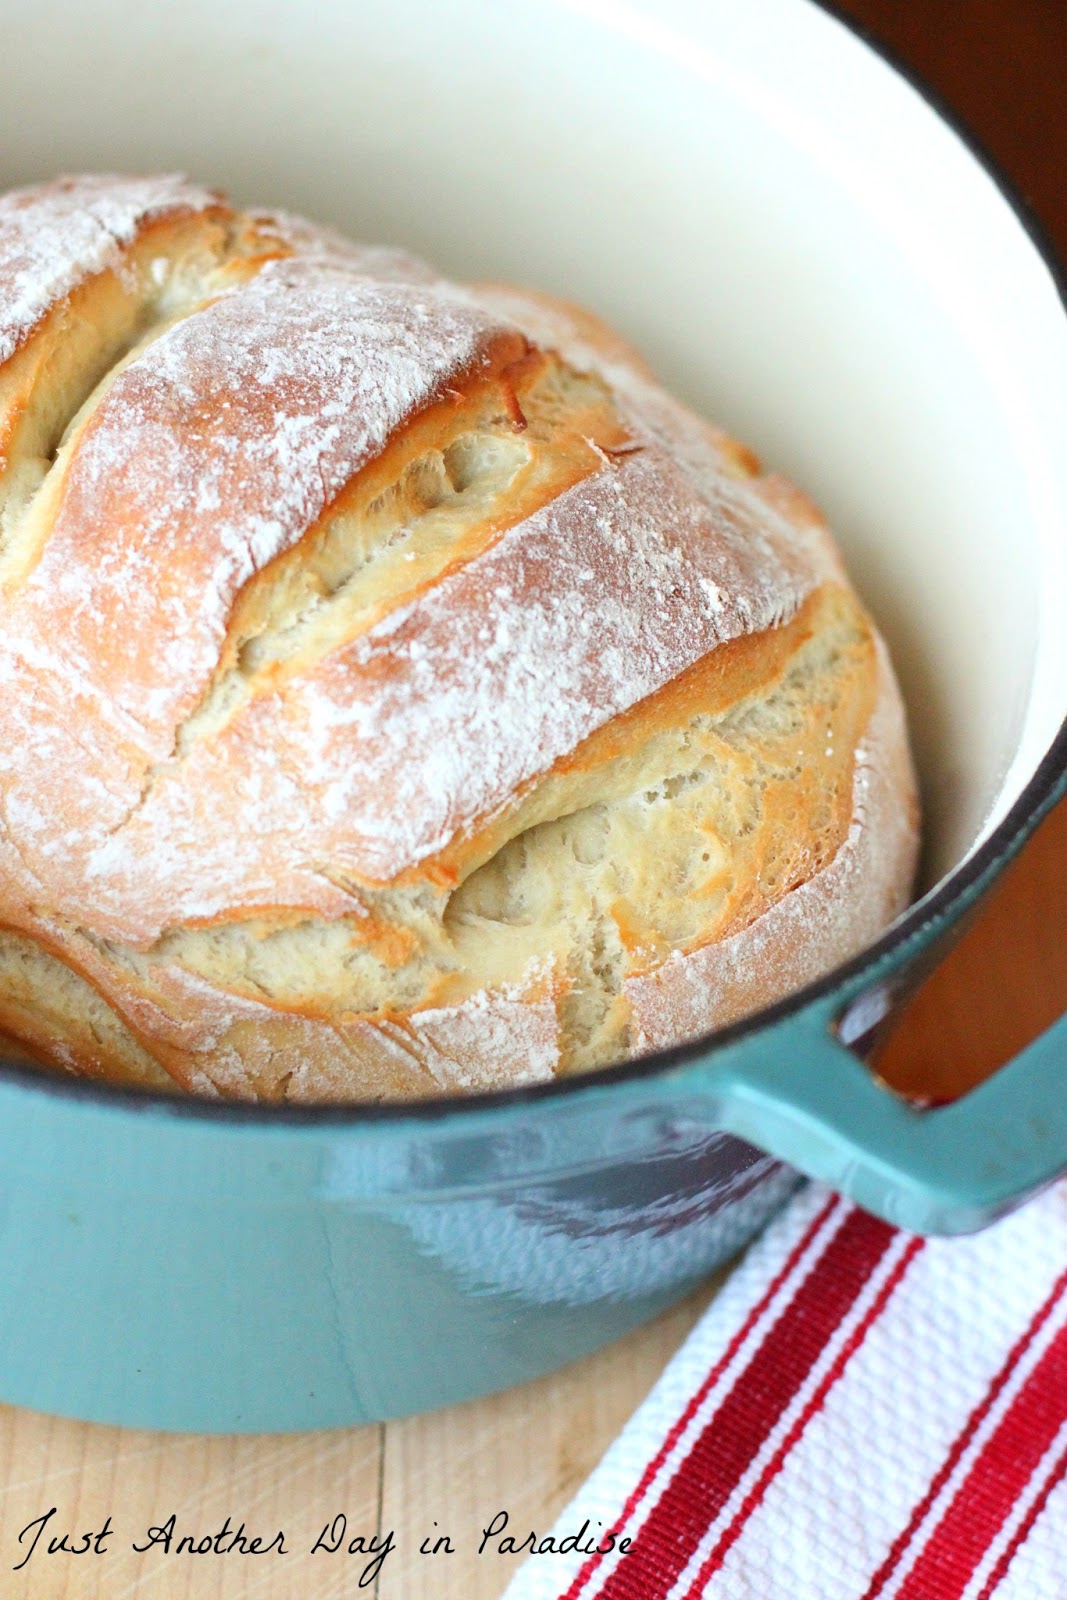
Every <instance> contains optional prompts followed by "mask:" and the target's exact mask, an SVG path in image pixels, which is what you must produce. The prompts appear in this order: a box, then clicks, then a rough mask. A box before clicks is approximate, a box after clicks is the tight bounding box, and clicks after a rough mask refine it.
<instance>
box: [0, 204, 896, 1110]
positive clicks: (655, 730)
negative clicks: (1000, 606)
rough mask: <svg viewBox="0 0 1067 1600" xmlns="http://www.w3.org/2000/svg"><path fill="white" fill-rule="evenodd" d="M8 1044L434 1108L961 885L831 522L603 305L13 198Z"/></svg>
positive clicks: (2, 701)
mask: <svg viewBox="0 0 1067 1600" xmlns="http://www.w3.org/2000/svg"><path fill="white" fill-rule="evenodd" d="M0 360H2V362H3V364H2V365H0V589H2V591H3V618H4V620H3V628H2V633H0V924H2V927H3V931H2V932H0V1029H3V1030H6V1031H7V1032H8V1033H10V1034H11V1035H12V1036H14V1037H15V1038H16V1039H18V1040H20V1041H21V1042H22V1043H23V1044H24V1046H25V1048H26V1049H27V1050H28V1051H30V1053H31V1054H33V1055H35V1056H37V1057H38V1058H40V1059H41V1060H43V1061H46V1062H49V1063H51V1064H54V1065H58V1066H62V1067H66V1068H68V1069H70V1070H73V1071H76V1072H81V1073H84V1074H90V1075H97V1076H103V1077H110V1078H115V1079H118V1080H123V1081H133V1082H144V1083H150V1084H155V1085H163V1084H167V1083H172V1082H176V1083H178V1084H180V1085H182V1086H184V1087H186V1088H188V1089H192V1090H195V1091H198V1092H203V1093H213V1092H214V1093H222V1094H227V1095H237V1096H244V1097H260V1098H273V1099H278V1098H284V1097H289V1098H300V1099H316V1098H319V1099H322V1098H330V1099H359V1098H379V1099H380V1098H390V1097H394V1096H405V1095H412V1094H425V1093H432V1092H435V1091H437V1090H439V1089H457V1088H463V1089H475V1088H479V1087H501V1086H504V1085H507V1084H509V1083H519V1082H529V1081H533V1080H538V1079H545V1078H549V1077H551V1076H552V1075H554V1074H556V1073H565V1072H571V1071H575V1070H581V1069H584V1068H588V1067H594V1066H598V1065H603V1064H605V1063H607V1062H610V1061H612V1060H616V1059H620V1058H622V1057H624V1056H626V1055H627V1054H631V1053H634V1052H635V1051H639V1050H642V1049H647V1048H650V1047H653V1046H658V1045H661V1044H665V1043H669V1042H671V1041H672V1040H674V1039H677V1038H680V1037H686V1036H691V1035H693V1034H695V1033H700V1032H704V1031H707V1030H709V1029H710V1028H712V1027H714V1026H715V1025H716V1023H719V1022H723V1021H726V1020H731V1019H733V1018H734V1017H736V1016H738V1015H741V1014H743V1013H744V1012H745V1011H748V1010H752V1009H755V1008H757V1007H759V1006H761V1005H764V1004H766V1003H768V1002H769V1001H771V1000H773V999H775V998H778V997H779V996H780V995H781V994H782V993H783V992H785V991H786V990H787V989H788V988H791V987H794V986H796V985H797V984H800V983H803V982H804V981H806V980H808V979H810V978H812V977H815V976H816V975H818V974H819V973H821V972H822V971H824V970H826V969H827V968H828V967H829V966H831V965H833V964H834V963H835V962H837V961H839V960H841V959H843V958H844V957H846V956H847V955H849V954H852V953H853V952H854V951H855V950H856V949H858V948H860V947H861V946H862V945H863V944H865V943H867V942H868V941H869V940H870V939H871V938H873V937H874V936H875V934H876V933H877V932H878V931H879V930H880V928H881V927H882V926H883V925H884V924H885V922H887V921H888V920H890V919H891V918H892V916H893V915H895V914H896V912H897V911H899V910H900V909H902V907H903V905H904V904H905V902H906V898H907V894H908V891H909V887H910V882H911V876H912V872H913V870H914V858H915V847H916V837H917V831H916V811H915V798H914V780H913V776H912V771H911V765H910V759H909V756H908V751H907V743H906V737H905V732H904V724H903V715H902V712H901V708H900V701H899V695H898V693H897V689H896V685H895V682H894V680H893V676H892V672H891V669H890V668H889V665H888V661H887V659H886V657H885V653H884V648H883V647H882V646H881V643H880V641H879V639H878V637H877V635H876V633H875V631H874V629H873V626H872V624H871V623H870V620H869V619H868V618H867V616H866V614H865V612H864V611H863V609H862V607H861V606H860V604H859V602H858V601H857V600H856V597H855V595H854V594H853V592H852V590H851V588H850V587H849V585H848V582H847V579H846V577H845V574H844V572H843V569H842V567H841V563H840V560H839V557H838V556H837V554H836V551H835V550H834V548H833V545H832V543H831V541H830V539H829V536H828V534H827V533H826V530H825V528H824V526H823V524H822V522H821V519H820V518H819V516H818V514H817V512H815V510H814V508H813V507H812V506H811V505H810V503H809V502H807V501H806V500H805V498H804V497H803V496H802V495H801V494H800V493H799V491H797V490H795V489H793V488H792V486H791V485H789V484H788V483H786V482H785V480H783V479H780V478H776V477H763V476H761V475H760V472H759V467H758V463H757V462H756V461H755V458H754V457H752V456H751V453H750V452H748V451H746V450H745V449H744V448H743V447H742V446H740V445H737V444H736V443H735V442H734V441H732V440H730V439H729V438H728V437H727V436H726V435H724V434H722V433H720V432H719V431H718V430H716V429H714V428H711V427H709V426H708V425H707V424H705V423H703V422H702V421H700V419H698V418H697V417H695V416H694V415H693V414H692V413H691V412H689V411H687V410H686V409H685V408H684V407H682V406H681V405H679V404H678V403H677V402H676V401H674V400H672V399H671V398H670V397H669V396H668V395H667V394H666V393H665V392H664V391H663V390H662V389H660V388H659V386H658V385H657V384H656V382H655V380H654V379H653V378H652V376H651V374H650V373H649V372H648V371H647V369H646V368H645V367H644V366H643V364H642V363H641V362H640V361H639V359H638V358H636V357H635V356H634V355H633V353H632V352H630V351H629V350H628V349H627V347H626V346H625V345H623V344H622V342H621V341H620V340H619V339H618V338H617V337H616V336H615V335H613V334H612V333H611V332H610V330H608V329H606V328H604V327H603V325H602V324H599V323H598V322H597V321H596V320H595V319H594V318H592V317H590V316H589V314H588V313H583V312H579V311H577V310H575V309H574V308H571V307H568V306H565V305H563V304H562V303H560V302H555V301H549V300H546V299H544V298H543V297H539V296H535V295H532V294H527V293H522V292H520V291H517V290H511V289H507V288H502V287H497V286H481V287H479V288H462V287H459V286H456V285H453V284H450V283H448V282H446V281H445V280H443V279H441V278H439V277H438V276H437V275H436V274H434V273H433V272H432V271H431V270H430V269H429V268H427V267H425V266H424V265H423V264H422V263H420V262H417V261H415V260H414V259H413V258H410V257H408V256H406V255H405V254H403V252H399V251H390V250H385V249H379V248H373V247H372V248H366V247H362V246H358V245H354V244H349V243H348V242H347V241H345V240H343V239H341V238H340V237H339V236H337V235H335V234H332V233H330V232H329V231H328V230H323V229H317V228H315V227H314V226H313V225H311V224H309V223H305V222H303V221H301V220H300V219H294V218H289V217H286V216H284V215H280V214H279V215H271V214H268V213H244V214H241V213H236V212H234V211H233V210H232V209H231V208H230V207H229V206H227V205H226V204H225V203H224V202H223V201H222V200H221V199H220V198H219V197H218V196H217V195H214V194H211V193H208V192H206V191H202V190H199V189H196V188H193V187H192V186H189V185H186V184H184V183H183V182H182V181H181V180H177V179H170V178H166V179H157V180H130V179H121V178H86V179H71V180H64V181H63V182H61V183H58V184H53V185H46V186H44V187H42V188H40V189H37V190H27V191H22V192H20V193H18V194H15V195H11V196H8V197H6V198H5V199H3V200H0Z"/></svg>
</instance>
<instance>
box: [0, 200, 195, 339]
mask: <svg viewBox="0 0 1067 1600" xmlns="http://www.w3.org/2000/svg"><path fill="white" fill-rule="evenodd" d="M218 203H219V201H218V197H217V196H216V195H214V194H211V193H209V191H207V190H206V189H198V188H196V187H195V186H194V185H193V184H190V183H187V182H186V181H185V179H184V178H181V177H163V178H118V177H114V176H110V175H108V174H100V175H98V176H93V177H85V178H66V179H60V180H59V181H57V182H56V183H51V184H45V185H43V186H42V187H40V188H34V189H15V190H12V191H11V193H9V194H6V195H4V196H2V197H0V362H4V361H7V360H8V358H9V357H10V356H12V355H13V354H14V353H15V351H16V350H17V349H18V347H19V345H20V344H21V343H22V341H23V339H25V337H26V335H27V334H28V333H29V332H30V331H31V330H32V329H33V328H35V327H36V326H37V324H38V322H40V320H41V318H42V317H43V316H45V315H46V314H47V312H48V311H50V310H51V308H52V306H53V305H54V304H55V302H56V301H57V300H61V299H62V298H63V297H64V296H65V295H68V294H70V293H71V291H72V290H73V289H76V288H77V287H78V285H79V284H80V283H83V282H84V281H85V280H86V279H87V278H90V277H92V276H93V274H94V273H97V272H103V271H105V269H106V268H108V267H115V266H118V265H119V264H120V263H121V260H122V252H123V250H124V248H126V247H127V246H129V245H130V244H132V243H133V241H134V239H135V238H136V236H137V233H138V231H139V229H140V228H142V227H143V226H144V224H145V223H146V222H148V221H150V220H152V219H154V218H156V217H162V216H166V215H168V214H170V215H173V214H174V213H178V212H183V211H206V210H209V209H210V208H211V207H213V206H216V205H218Z"/></svg>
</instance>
